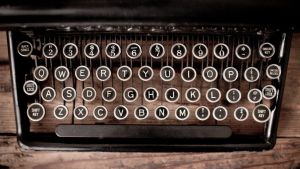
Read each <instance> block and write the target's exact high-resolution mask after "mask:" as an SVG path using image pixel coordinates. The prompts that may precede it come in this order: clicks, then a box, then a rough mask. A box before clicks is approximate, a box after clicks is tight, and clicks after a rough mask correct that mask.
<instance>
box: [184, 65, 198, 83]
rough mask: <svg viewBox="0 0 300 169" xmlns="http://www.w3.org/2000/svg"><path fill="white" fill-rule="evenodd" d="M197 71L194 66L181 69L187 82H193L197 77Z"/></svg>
mask: <svg viewBox="0 0 300 169" xmlns="http://www.w3.org/2000/svg"><path fill="white" fill-rule="evenodd" d="M196 76H197V72H196V70H195V69H194V68H192V67H185V68H183V69H182V71H181V78H182V80H184V81H185V82H192V81H194V80H195V79H196Z"/></svg>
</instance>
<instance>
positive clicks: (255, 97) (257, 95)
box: [247, 89, 262, 103]
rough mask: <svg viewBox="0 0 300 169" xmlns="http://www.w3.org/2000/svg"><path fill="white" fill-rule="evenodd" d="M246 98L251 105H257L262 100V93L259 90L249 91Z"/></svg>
mask: <svg viewBox="0 0 300 169" xmlns="http://www.w3.org/2000/svg"><path fill="white" fill-rule="evenodd" d="M247 98H248V100H249V102H251V103H259V102H260V101H261V100H262V93H261V91H260V90H259V89H251V90H250V91H249V92H248V95H247Z"/></svg>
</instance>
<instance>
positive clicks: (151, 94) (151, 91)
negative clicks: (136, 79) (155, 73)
mask: <svg viewBox="0 0 300 169" xmlns="http://www.w3.org/2000/svg"><path fill="white" fill-rule="evenodd" d="M158 96H159V93H158V91H157V90H156V89H155V88H153V87H149V88H147V89H146V90H145V91H144V98H145V100H146V101H148V102H154V101H155V100H157V99H158Z"/></svg>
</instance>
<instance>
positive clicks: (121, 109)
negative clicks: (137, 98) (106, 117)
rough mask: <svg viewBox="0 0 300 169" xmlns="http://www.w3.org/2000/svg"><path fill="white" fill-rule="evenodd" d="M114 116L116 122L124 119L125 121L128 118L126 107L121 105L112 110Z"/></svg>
mask: <svg viewBox="0 0 300 169" xmlns="http://www.w3.org/2000/svg"><path fill="white" fill-rule="evenodd" d="M114 116H115V118H116V119H118V120H124V119H126V117H127V116H128V109H127V107H125V106H123V105H120V106H117V107H116V108H115V109H114Z"/></svg>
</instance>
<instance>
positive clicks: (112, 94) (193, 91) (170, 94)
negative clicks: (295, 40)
mask: <svg viewBox="0 0 300 169" xmlns="http://www.w3.org/2000/svg"><path fill="white" fill-rule="evenodd" d="M27 82H29V83H30V82H33V81H27ZM24 91H25V93H26V94H28V91H34V93H35V92H36V91H37V87H34V88H31V87H30V86H29V85H28V83H27V85H24ZM121 95H122V97H123V99H124V100H125V101H127V102H134V101H136V100H137V99H138V97H139V93H138V90H137V89H135V88H133V87H128V88H126V89H125V90H124V91H123V93H122V94H121ZM159 95H160V93H159V92H158V90H157V89H156V88H154V87H148V88H147V89H145V90H144V92H143V96H142V98H144V99H145V101H147V102H154V101H157V100H158V98H159ZM276 95H277V90H276V88H275V87H274V86H273V85H266V86H265V87H263V89H262V91H261V90H259V89H257V88H253V89H251V90H249V92H248V94H247V99H248V101H249V102H251V103H255V104H256V103H259V102H261V101H262V99H263V98H264V99H267V100H271V99H273V98H275V97H276ZM76 96H77V93H76V90H75V89H74V88H72V87H65V88H63V90H62V92H61V97H62V99H63V100H64V101H66V102H72V101H74V100H75V99H76ZM205 96H206V99H207V101H209V102H210V103H216V102H218V101H220V99H221V97H222V96H221V91H220V90H219V89H217V88H209V89H208V90H207V92H206V95H205ZM41 97H42V99H43V100H44V101H46V102H51V101H52V100H54V99H55V97H56V91H55V90H54V89H53V88H52V87H45V88H43V90H42V91H41ZM81 97H82V99H83V100H85V101H87V102H92V101H94V100H95V99H96V97H97V92H96V90H95V88H93V87H85V88H84V89H83V90H82V92H81ZM184 97H185V99H186V100H187V101H188V102H190V103H195V102H197V101H199V99H200V97H201V93H200V90H199V89H198V88H188V89H187V90H186V91H185V93H184ZM101 98H102V99H103V100H104V101H106V102H113V101H115V99H116V98H117V92H116V90H115V89H114V88H112V87H105V88H104V89H103V90H102V92H101ZM164 98H165V100H166V101H167V102H170V103H174V102H177V101H178V100H179V99H180V98H181V93H180V92H179V90H178V89H176V88H168V89H166V91H165V92H164ZM241 98H242V95H241V92H240V90H238V89H236V88H231V89H229V90H228V91H227V92H226V100H227V101H228V102H229V103H238V102H239V101H240V100H241Z"/></svg>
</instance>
